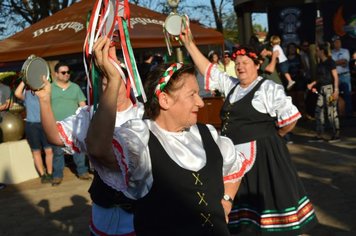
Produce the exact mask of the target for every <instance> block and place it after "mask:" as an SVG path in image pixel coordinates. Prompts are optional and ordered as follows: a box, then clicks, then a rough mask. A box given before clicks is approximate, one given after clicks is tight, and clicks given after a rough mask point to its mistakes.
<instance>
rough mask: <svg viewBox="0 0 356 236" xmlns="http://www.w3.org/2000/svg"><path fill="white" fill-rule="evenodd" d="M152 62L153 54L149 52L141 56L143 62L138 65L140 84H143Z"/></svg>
mask: <svg viewBox="0 0 356 236" xmlns="http://www.w3.org/2000/svg"><path fill="white" fill-rule="evenodd" d="M152 61H153V53H152V52H151V51H148V52H145V53H144V54H143V62H142V63H141V64H139V65H138V73H139V74H140V77H141V81H142V84H144V83H145V80H146V77H147V74H148V72H150V71H151V67H152Z"/></svg>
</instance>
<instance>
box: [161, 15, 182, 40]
mask: <svg viewBox="0 0 356 236" xmlns="http://www.w3.org/2000/svg"><path fill="white" fill-rule="evenodd" d="M163 27H164V28H165V29H166V31H167V32H168V33H169V34H170V35H172V36H179V35H180V33H181V32H182V28H183V18H182V16H181V15H178V14H176V13H170V14H169V15H168V16H167V18H166V20H165V21H164V25H163Z"/></svg>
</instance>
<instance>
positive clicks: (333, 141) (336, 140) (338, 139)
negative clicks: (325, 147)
mask: <svg viewBox="0 0 356 236" xmlns="http://www.w3.org/2000/svg"><path fill="white" fill-rule="evenodd" d="M340 141H341V139H340V137H339V136H333V137H331V139H329V141H328V142H329V143H337V142H340Z"/></svg>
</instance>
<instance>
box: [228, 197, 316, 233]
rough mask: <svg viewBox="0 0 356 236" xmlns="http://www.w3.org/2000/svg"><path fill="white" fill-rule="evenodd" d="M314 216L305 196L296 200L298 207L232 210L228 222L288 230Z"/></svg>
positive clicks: (297, 226)
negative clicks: (279, 209)
mask: <svg viewBox="0 0 356 236" xmlns="http://www.w3.org/2000/svg"><path fill="white" fill-rule="evenodd" d="M314 218H315V213H314V208H313V206H312V204H311V203H310V201H309V199H308V198H307V197H303V198H302V199H301V200H300V201H299V202H298V207H290V208H287V209H284V210H282V211H276V210H265V211H263V212H262V213H261V214H260V213H258V212H257V211H255V210H253V209H251V208H249V206H247V207H243V208H240V209H238V210H236V209H235V210H232V211H231V214H230V223H231V224H236V225H233V226H234V227H235V226H236V227H238V226H239V225H242V224H244V225H246V224H248V225H254V226H257V227H258V228H260V230H262V231H271V232H272V231H290V230H296V229H300V228H302V227H303V225H304V224H306V223H308V222H310V221H311V220H312V219H314Z"/></svg>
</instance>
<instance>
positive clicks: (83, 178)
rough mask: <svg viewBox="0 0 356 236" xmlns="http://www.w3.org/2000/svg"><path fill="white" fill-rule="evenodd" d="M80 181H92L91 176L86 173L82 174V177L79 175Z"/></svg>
mask: <svg viewBox="0 0 356 236" xmlns="http://www.w3.org/2000/svg"><path fill="white" fill-rule="evenodd" d="M78 179H81V180H91V179H92V178H91V176H90V175H89V173H88V172H86V173H84V174H81V175H78Z"/></svg>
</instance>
